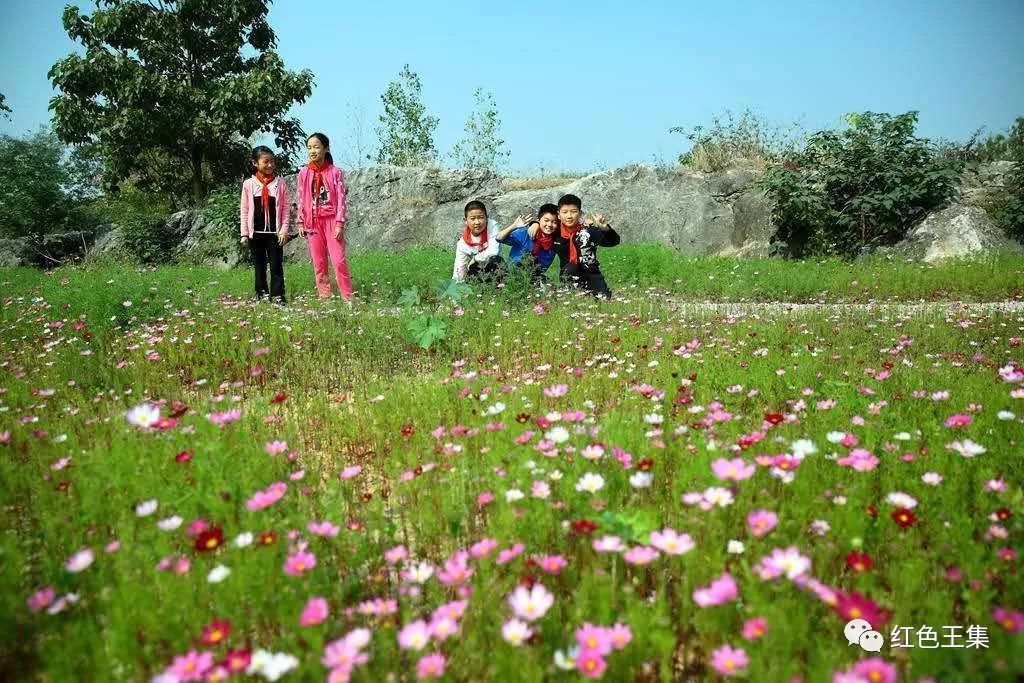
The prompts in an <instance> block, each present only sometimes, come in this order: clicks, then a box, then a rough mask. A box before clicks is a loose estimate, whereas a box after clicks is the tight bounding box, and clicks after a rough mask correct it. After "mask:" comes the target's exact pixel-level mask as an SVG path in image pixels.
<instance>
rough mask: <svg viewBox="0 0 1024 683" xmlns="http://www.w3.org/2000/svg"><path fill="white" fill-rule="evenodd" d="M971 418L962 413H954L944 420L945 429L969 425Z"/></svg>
mask: <svg viewBox="0 0 1024 683" xmlns="http://www.w3.org/2000/svg"><path fill="white" fill-rule="evenodd" d="M972 420H973V418H972V417H971V416H970V415H965V414H964V413H954V414H953V415H950V416H949V417H947V418H946V422H945V424H946V426H947V427H966V426H968V425H969V424H971V422H972Z"/></svg>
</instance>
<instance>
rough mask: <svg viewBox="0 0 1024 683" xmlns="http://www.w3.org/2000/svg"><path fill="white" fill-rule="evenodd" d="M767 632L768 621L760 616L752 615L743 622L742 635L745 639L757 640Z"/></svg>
mask: <svg viewBox="0 0 1024 683" xmlns="http://www.w3.org/2000/svg"><path fill="white" fill-rule="evenodd" d="M766 633H768V622H766V621H765V620H764V619H763V618H762V617H754V618H753V619H747V620H746V621H745V622H743V637H744V638H746V639H747V640H757V639H758V638H760V637H761V636H763V635H764V634H766Z"/></svg>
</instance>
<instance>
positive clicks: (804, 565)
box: [754, 546, 811, 580]
mask: <svg viewBox="0 0 1024 683" xmlns="http://www.w3.org/2000/svg"><path fill="white" fill-rule="evenodd" d="M810 568H811V559H810V558H809V557H806V556H805V555H801V554H800V551H799V550H798V549H797V548H796V546H790V547H789V548H786V549H785V550H783V549H781V548H775V549H774V550H772V554H771V555H769V556H767V557H763V558H761V563H760V567H759V568H758V567H755V569H754V571H755V572H758V573H759V574H760V576H761V578H762V579H766V580H768V579H774V578H776V577H778V576H781V575H783V574H785V575H786V578H787V579H794V578H796V577H797V576H800V575H801V574H805V573H806V572H807V571H808V570H809V569H810Z"/></svg>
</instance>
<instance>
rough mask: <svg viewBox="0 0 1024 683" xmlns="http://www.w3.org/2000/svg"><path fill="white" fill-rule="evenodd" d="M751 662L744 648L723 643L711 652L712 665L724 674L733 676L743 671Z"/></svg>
mask: <svg viewBox="0 0 1024 683" xmlns="http://www.w3.org/2000/svg"><path fill="white" fill-rule="evenodd" d="M749 664H750V658H749V657H747V653H746V652H745V651H744V650H743V648H733V647H732V646H730V645H723V646H722V647H720V648H718V649H717V650H715V651H713V652H712V653H711V667H712V668H713V669H714V670H715V671H717V672H718V673H720V674H722V675H723V676H727V677H732V676H735V675H737V674H739V673H742V672H743V670H744V669H746V668H747V665H749Z"/></svg>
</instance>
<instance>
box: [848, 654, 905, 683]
mask: <svg viewBox="0 0 1024 683" xmlns="http://www.w3.org/2000/svg"><path fill="white" fill-rule="evenodd" d="M852 671H853V673H854V674H856V675H857V676H860V677H861V678H863V679H864V680H866V681H871V683H896V667H894V666H893V665H892V664H890V663H889V662H887V661H885V660H884V659H882V658H881V657H870V658H868V659H862V660H860V661H859V662H857V663H856V664H854V665H853V669H852Z"/></svg>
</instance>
